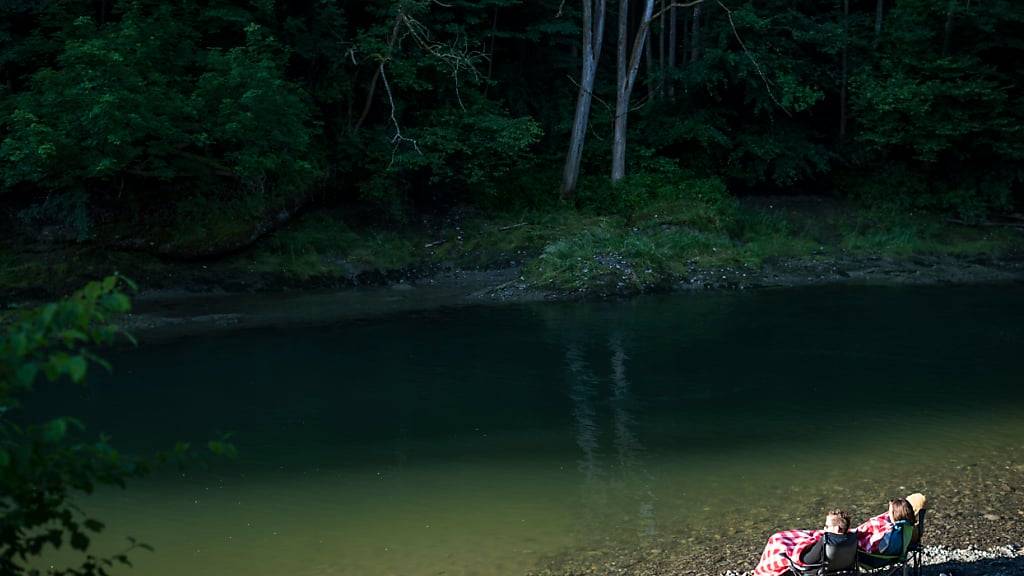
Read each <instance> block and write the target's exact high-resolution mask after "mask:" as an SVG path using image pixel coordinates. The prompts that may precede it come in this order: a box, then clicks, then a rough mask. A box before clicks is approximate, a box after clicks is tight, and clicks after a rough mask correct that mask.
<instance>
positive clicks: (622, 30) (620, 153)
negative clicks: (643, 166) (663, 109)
mask: <svg viewBox="0 0 1024 576" xmlns="http://www.w3.org/2000/svg"><path fill="white" fill-rule="evenodd" d="M619 5H620V7H621V8H620V10H619V39H618V50H619V51H618V59H617V63H618V75H617V82H616V90H615V123H614V124H615V136H614V138H613V140H612V182H613V183H615V182H619V181H620V180H622V178H623V177H625V175H626V128H627V119H628V117H629V99H630V96H631V95H632V94H633V87H634V86H635V85H636V73H637V70H638V69H639V68H640V58H641V53H642V52H643V50H644V44H645V43H646V42H647V35H648V33H649V32H650V29H651V17H652V16H653V15H654V0H646V1H645V2H644V11H643V16H642V18H641V19H640V25H639V26H638V28H637V32H636V35H635V38H634V39H633V46H632V49H628V48H627V43H628V40H629V23H628V20H627V15H628V13H629V11H628V9H629V0H620V2H619ZM627 50H628V58H627Z"/></svg>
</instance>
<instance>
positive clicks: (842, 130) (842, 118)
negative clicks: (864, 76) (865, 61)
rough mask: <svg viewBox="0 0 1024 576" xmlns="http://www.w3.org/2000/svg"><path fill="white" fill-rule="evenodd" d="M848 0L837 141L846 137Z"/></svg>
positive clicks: (845, 6) (844, 20)
mask: <svg viewBox="0 0 1024 576" xmlns="http://www.w3.org/2000/svg"><path fill="white" fill-rule="evenodd" d="M849 17H850V0H843V52H842V76H841V78H840V82H841V85H840V87H839V139H840V140H842V139H843V138H845V137H846V79H847V76H848V69H847V52H848V48H847V45H848V44H849V43H850V35H849V30H848V28H849Z"/></svg>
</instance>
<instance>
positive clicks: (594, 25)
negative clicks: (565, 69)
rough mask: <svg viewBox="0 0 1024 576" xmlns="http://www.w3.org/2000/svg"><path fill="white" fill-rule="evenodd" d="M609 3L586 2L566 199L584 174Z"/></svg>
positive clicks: (564, 189) (599, 0)
mask: <svg viewBox="0 0 1024 576" xmlns="http://www.w3.org/2000/svg"><path fill="white" fill-rule="evenodd" d="M604 16H605V0H583V66H582V70H581V73H580V86H579V92H578V93H577V95H576V113H575V115H574V116H573V123H572V136H571V137H570V140H569V152H568V154H567V155H566V158H565V168H564V170H563V171H562V190H561V194H562V198H563V199H566V200H569V199H571V198H572V197H573V195H574V194H575V193H576V184H577V182H578V180H579V175H580V160H581V159H582V157H583V144H584V142H585V140H586V135H587V125H588V124H589V123H590V105H591V103H592V101H593V96H594V92H593V90H594V78H595V77H596V76H597V64H598V62H599V61H600V59H601V45H602V44H603V42H604Z"/></svg>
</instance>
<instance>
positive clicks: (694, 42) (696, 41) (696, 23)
mask: <svg viewBox="0 0 1024 576" xmlns="http://www.w3.org/2000/svg"><path fill="white" fill-rule="evenodd" d="M700 15H701V5H700V4H697V5H696V6H694V7H693V22H692V23H691V25H692V28H691V29H690V62H696V61H697V60H699V59H700Z"/></svg>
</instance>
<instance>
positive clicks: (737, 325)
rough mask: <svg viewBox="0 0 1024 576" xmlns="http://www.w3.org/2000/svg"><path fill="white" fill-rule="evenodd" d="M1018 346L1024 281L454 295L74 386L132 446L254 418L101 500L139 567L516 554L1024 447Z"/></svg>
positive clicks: (319, 571)
mask: <svg viewBox="0 0 1024 576" xmlns="http://www.w3.org/2000/svg"><path fill="white" fill-rule="evenodd" d="M1022 344H1024V290H1021V288H1020V287H1013V286H1004V287H971V288H927V289H921V288H913V289H896V288H866V287H845V288H815V289H806V290H785V291H777V292H776V291H764V292H755V293H735V294H694V295H683V296H676V297H664V298H649V299H640V300H636V301H632V302H626V303H601V304H546V305H528V306H514V307H499V308H460V309H442V310H436V311H431V312H427V313H417V314H408V313H406V314H402V315H396V316H389V317H380V318H376V319H371V320H365V321H358V322H345V323H343V324H339V325H336V326H331V327H315V328H302V327H294V326H293V327H288V328H286V329H280V330H260V331H250V332H242V333H233V334H218V335H209V336H204V337H195V338H190V339H186V340H179V341H174V342H164V343H159V344H149V345H147V344H145V343H143V345H142V346H141V347H140V348H139V349H137V350H134V351H130V352H125V353H118V354H115V355H113V357H112V360H113V361H114V364H115V366H116V373H115V374H114V375H112V376H105V377H103V378H102V379H100V380H98V381H97V382H96V383H95V384H94V386H93V387H92V389H91V392H89V394H88V395H87V396H85V397H83V398H79V397H74V398H68V399H67V400H66V402H64V403H63V404H62V405H60V409H61V411H63V412H65V413H71V414H78V415H81V416H83V417H84V418H86V419H87V421H89V422H90V423H92V425H91V429H92V430H94V431H103V432H106V433H109V434H111V435H112V436H113V437H114V441H115V443H118V444H120V445H121V446H122V447H124V448H126V449H128V450H157V449H163V448H167V447H169V446H171V445H172V444H173V443H174V441H176V440H183V439H184V440H193V441H197V442H201V441H203V440H205V439H208V438H211V437H213V436H214V435H215V433H216V432H217V431H233V432H234V433H235V437H234V440H235V443H236V445H237V447H238V448H239V450H240V451H241V455H240V457H239V458H238V459H237V460H235V461H231V462H214V463H213V464H212V465H211V466H210V467H209V468H208V469H205V470H204V469H200V468H195V467H193V468H192V469H190V470H188V471H187V472H186V473H184V474H180V473H178V472H176V471H166V472H163V473H161V474H158V475H157V476H155V477H153V478H152V479H149V480H146V481H145V482H137V483H134V484H133V485H131V487H130V489H129V490H127V491H120V490H106V491H104V492H101V493H100V494H98V495H96V496H94V497H91V498H89V499H87V500H84V501H83V503H84V504H85V506H86V508H87V510H89V511H90V512H92V513H94V514H95V515H97V516H98V517H100V518H102V519H104V520H105V521H107V523H108V526H109V529H108V531H107V534H106V535H105V537H104V539H103V540H102V542H101V543H100V548H99V549H100V550H101V551H103V550H115V549H116V548H117V547H118V546H119V545H120V543H121V542H123V538H124V537H125V536H126V535H129V534H130V535H134V536H136V537H138V538H139V539H141V540H144V541H146V542H148V543H150V544H152V545H153V546H154V547H155V548H156V552H155V553H152V554H150V553H145V552H140V553H138V554H136V555H135V556H134V560H135V563H136V569H135V570H126V571H123V573H124V574H133V573H134V574H145V575H152V576H162V575H175V576H177V575H181V574H190V575H193V576H207V575H209V576H213V575H218V576H221V575H229V574H239V575H241V574H245V575H251V576H278V575H283V574H288V575H291V576H306V575H308V576H312V575H329V574H332V575H333V574H338V575H360V576H374V575H392V574H395V575H399V574H401V575H434V574H448V575H453V574H454V575H462V574H466V575H468V574H481V575H489V574H519V573H523V572H526V571H529V570H531V569H535V568H538V567H540V566H542V565H544V563H545V562H549V561H550V560H551V559H553V558H558V557H559V556H560V555H565V554H585V553H587V551H592V550H596V549H601V548H607V547H617V548H624V549H630V548H636V549H642V548H649V547H656V546H663V545H665V543H666V542H676V543H677V545H686V543H687V542H691V541H692V542H697V541H702V539H707V538H718V537H723V536H728V535H732V534H736V533H738V532H744V531H746V532H749V533H756V534H758V537H761V536H760V535H762V534H764V533H767V531H768V530H769V529H771V528H774V527H778V526H787V525H788V526H801V525H803V526H815V525H817V523H818V521H819V520H818V518H817V516H818V514H819V513H820V511H821V510H823V509H824V508H825V507H827V506H831V505H835V504H839V505H844V506H848V507H852V508H854V510H861V511H862V512H863V514H862V516H863V515H866V514H867V513H868V512H871V511H873V507H874V508H878V507H881V506H882V505H883V504H882V503H883V502H884V500H885V499H886V498H888V497H889V496H891V495H898V494H902V493H905V492H908V491H912V490H919V489H920V490H929V491H930V492H931V493H933V494H934V493H936V492H939V493H941V491H942V490H943V487H944V486H947V485H949V484H950V483H952V482H964V481H969V480H965V477H964V476H963V474H964V473H963V472H962V470H961V469H960V468H958V467H960V466H963V465H968V464H979V463H980V464H981V465H984V464H986V463H992V462H996V461H998V460H999V459H1001V458H1006V457H1007V455H1008V454H1009V455H1011V456H1014V455H1019V454H1020V451H1021V450H1022V440H1024V418H1022V416H1024V387H1022V386H1021V385H1020V383H1021V378H1020V375H1021V368H1020V366H1021V351H1022V350H1024V347H1022ZM678 543H682V544H678ZM51 560H52V562H53V563H55V564H59V563H61V562H64V561H65V560H66V557H62V556H55V557H53V558H52V559H51Z"/></svg>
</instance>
